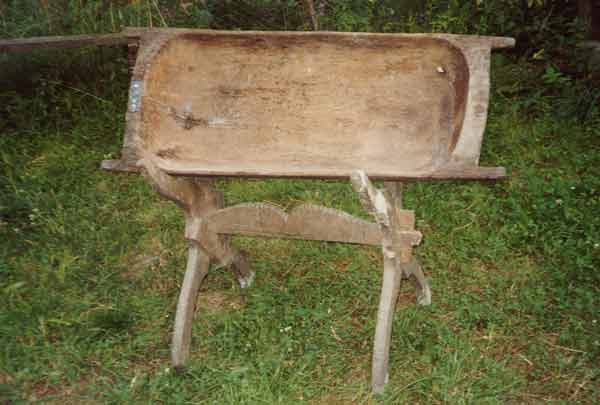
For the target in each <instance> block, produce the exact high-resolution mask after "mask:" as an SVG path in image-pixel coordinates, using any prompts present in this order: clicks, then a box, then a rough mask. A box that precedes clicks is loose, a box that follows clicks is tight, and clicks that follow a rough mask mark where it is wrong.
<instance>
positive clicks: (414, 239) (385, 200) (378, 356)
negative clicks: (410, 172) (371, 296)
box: [350, 171, 422, 393]
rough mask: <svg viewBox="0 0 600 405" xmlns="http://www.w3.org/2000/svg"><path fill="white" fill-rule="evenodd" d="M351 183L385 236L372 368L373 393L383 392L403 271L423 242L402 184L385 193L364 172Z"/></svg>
mask: <svg viewBox="0 0 600 405" xmlns="http://www.w3.org/2000/svg"><path fill="white" fill-rule="evenodd" d="M350 180H351V181H352V185H353V186H354V189H355V190H356V192H357V193H358V195H359V197H360V201H361V203H362V205H363V207H364V208H365V210H367V211H368V212H369V213H371V214H372V215H373V216H374V217H375V220H376V221H377V224H378V225H379V228H380V229H381V233H382V236H383V239H382V241H381V245H382V250H383V267H384V268H383V282H382V286H381V297H380V301H379V309H378V312H377V326H376V329H375V341H374V347H373V365H372V388H373V392H375V393H381V392H383V390H384V388H385V384H386V383H387V381H388V373H389V371H388V368H389V354H390V343H391V337H392V323H393V319H394V309H395V306H396V300H397V298H398V291H399V289H400V283H401V280H402V278H403V271H404V270H403V268H404V267H407V266H406V265H405V263H407V262H408V261H409V260H410V254H411V250H412V246H413V245H417V244H418V243H419V242H420V241H421V234H420V233H419V232H417V231H414V229H413V227H414V214H413V213H412V212H411V211H407V210H402V203H401V189H400V186H399V185H398V184H393V183H387V184H386V191H385V193H384V192H383V191H382V190H377V189H376V188H375V187H373V184H372V183H371V181H370V180H369V178H368V177H367V175H366V174H365V173H364V172H362V171H357V172H355V173H353V174H352V176H351V178H350ZM386 194H387V196H386ZM421 274H422V273H421Z"/></svg>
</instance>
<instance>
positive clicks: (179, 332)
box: [171, 242, 210, 368]
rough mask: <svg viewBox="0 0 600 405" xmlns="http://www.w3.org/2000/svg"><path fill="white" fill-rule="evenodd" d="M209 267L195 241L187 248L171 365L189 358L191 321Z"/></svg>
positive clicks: (184, 361)
mask: <svg viewBox="0 0 600 405" xmlns="http://www.w3.org/2000/svg"><path fill="white" fill-rule="evenodd" d="M209 267H210V259H209V257H208V255H207V254H206V252H204V251H203V250H202V248H201V247H200V246H199V245H198V244H197V243H195V242H191V243H190V246H189V249H188V260H187V268H186V270H185V276H184V279H183V284H182V285H181V291H180V293H179V300H178V302H177V311H176V313H175V327H174V330H173V343H172V346H171V361H172V364H173V367H175V368H181V367H183V366H184V364H185V363H186V361H187V360H188V358H189V353H190V341H191V338H192V322H193V321H194V311H195V308H196V301H197V297H198V290H199V289H200V284H201V283H202V280H204V277H206V274H207V273H208V269H209Z"/></svg>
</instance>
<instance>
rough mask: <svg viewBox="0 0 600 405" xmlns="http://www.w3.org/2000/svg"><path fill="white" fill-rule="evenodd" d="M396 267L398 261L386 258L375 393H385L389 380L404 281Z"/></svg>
mask: <svg viewBox="0 0 600 405" xmlns="http://www.w3.org/2000/svg"><path fill="white" fill-rule="evenodd" d="M399 270H400V269H398V268H397V266H396V260H395V259H394V258H393V257H391V258H387V257H385V256H384V260H383V282H382V285H381V297H380V298H379V309H378V310H377V326H376V328H375V341H374V344H373V364H372V377H371V384H372V387H373V392H374V393H376V394H378V393H381V392H383V389H384V388H385V384H387V382H388V379H389V371H388V365H389V358H390V343H391V339H392V323H393V320H394V309H395V307H396V301H397V299H398V291H399V290H400V283H401V280H402V273H401V271H399Z"/></svg>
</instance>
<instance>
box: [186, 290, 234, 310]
mask: <svg viewBox="0 0 600 405" xmlns="http://www.w3.org/2000/svg"><path fill="white" fill-rule="evenodd" d="M244 305H245V302H244V298H243V296H242V295H241V294H239V293H238V292H236V291H233V292H229V291H220V290H204V291H200V293H199V294H198V301H196V312H204V313H209V314H215V313H227V312H232V311H235V310H239V309H242V308H243V307H244Z"/></svg>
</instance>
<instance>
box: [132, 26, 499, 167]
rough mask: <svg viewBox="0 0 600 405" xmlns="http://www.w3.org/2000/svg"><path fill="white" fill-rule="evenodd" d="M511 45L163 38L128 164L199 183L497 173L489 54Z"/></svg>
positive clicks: (149, 42) (140, 71)
mask: <svg viewBox="0 0 600 405" xmlns="http://www.w3.org/2000/svg"><path fill="white" fill-rule="evenodd" d="M509 42H510V40H509V39H505V38H489V37H487V38H486V37H466V36H447V35H400V34H389V35H388V34H354V33H297V32H294V33H290V32H268V33H267V32H218V31H201V30H166V31H159V32H157V33H154V34H150V35H149V36H148V37H147V38H146V39H145V41H143V42H142V46H141V49H140V57H139V58H138V63H137V66H136V72H135V73H134V80H133V82H132V83H133V86H135V88H133V87H132V92H131V94H132V97H131V100H130V107H129V108H130V111H129V113H128V121H129V126H128V134H127V137H128V139H126V142H125V143H126V149H127V148H129V150H128V151H127V150H126V151H125V152H126V153H125V154H126V155H128V156H129V158H130V159H129V162H126V164H128V165H132V164H133V165H135V162H132V161H131V160H132V159H131V157H132V155H135V157H136V158H139V157H150V158H152V159H153V160H155V161H156V162H157V164H158V165H159V166H160V167H161V168H162V169H164V170H166V171H167V172H169V173H171V174H178V175H195V176H250V177H263V176H269V177H320V178H342V177H343V178H347V177H348V176H349V175H350V173H351V172H352V171H353V170H356V169H362V170H365V171H366V172H367V174H368V175H369V176H370V177H373V178H389V179H393V178H397V179H398V178H428V177H431V178H436V177H444V176H445V177H448V173H450V177H453V176H454V177H475V178H477V177H481V176H483V177H486V176H490V175H492V177H493V176H494V175H495V176H499V175H502V174H503V172H502V173H500V172H501V171H499V169H492V171H489V170H487V171H486V170H483V171H482V168H478V167H477V163H478V156H479V148H480V145H481V137H482V135H483V128H484V127H485V118H486V113H487V101H488V100H487V97H488V93H487V89H488V87H489V82H488V79H487V78H488V74H489V73H488V71H489V59H488V58H489V50H490V48H491V47H492V46H494V45H495V46H506V45H509ZM473 49H475V50H476V52H475V53H474V52H473ZM469 137H470V138H471V139H465V138H469ZM128 156H125V157H126V158H127V157H128ZM120 164H121V165H122V164H123V163H122V162H121V163H120ZM460 173H462V175H461V174H460ZM465 173H466V175H465Z"/></svg>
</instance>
